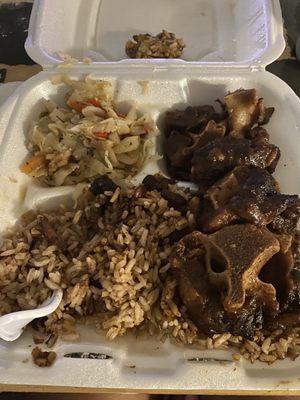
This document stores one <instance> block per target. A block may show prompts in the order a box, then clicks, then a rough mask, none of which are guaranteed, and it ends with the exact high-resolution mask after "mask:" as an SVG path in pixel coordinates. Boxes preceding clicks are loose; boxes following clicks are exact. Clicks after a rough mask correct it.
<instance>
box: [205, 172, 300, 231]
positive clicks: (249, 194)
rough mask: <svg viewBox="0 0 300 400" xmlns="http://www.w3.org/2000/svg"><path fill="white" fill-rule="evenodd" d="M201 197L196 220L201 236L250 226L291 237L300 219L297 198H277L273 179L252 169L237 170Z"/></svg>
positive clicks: (294, 196) (281, 195) (290, 196)
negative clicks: (242, 224)
mask: <svg viewBox="0 0 300 400" xmlns="http://www.w3.org/2000/svg"><path fill="white" fill-rule="evenodd" d="M204 197H205V203H204V207H203V209H202V212H201V213H200V216H199V226H200V228H201V229H202V230H203V231H204V232H215V231H216V230H218V229H220V228H222V227H224V226H226V225H229V224H232V223H237V222H249V223H253V224H256V225H260V226H267V225H269V227H270V228H271V229H272V230H273V231H275V232H278V233H291V232H292V231H293V230H294V229H295V227H296V224H297V222H298V220H299V216H300V201H299V197H298V196H297V195H285V194H280V193H279V192H278V184H277V182H276V181H275V179H274V178H273V177H272V176H271V175H270V174H269V173H268V172H267V171H266V170H264V169H262V168H257V167H252V166H250V167H236V168H235V169H234V170H233V171H232V172H230V173H229V174H227V175H226V176H225V177H224V178H223V179H221V180H219V181H217V182H216V183H215V184H214V185H213V186H212V187H211V188H209V189H208V190H207V192H206V194H205V196H204ZM279 222H281V223H279Z"/></svg>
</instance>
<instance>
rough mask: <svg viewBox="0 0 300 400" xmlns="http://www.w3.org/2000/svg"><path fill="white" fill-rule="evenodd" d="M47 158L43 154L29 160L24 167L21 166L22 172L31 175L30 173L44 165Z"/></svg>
mask: <svg viewBox="0 0 300 400" xmlns="http://www.w3.org/2000/svg"><path fill="white" fill-rule="evenodd" d="M44 161H45V156H44V155H42V154H37V155H35V156H33V157H31V158H30V159H29V160H27V161H26V162H25V163H24V164H23V165H21V167H20V170H21V171H22V172H23V173H24V174H30V172H32V171H34V170H35V169H37V168H38V167H40V166H41V165H42V164H44Z"/></svg>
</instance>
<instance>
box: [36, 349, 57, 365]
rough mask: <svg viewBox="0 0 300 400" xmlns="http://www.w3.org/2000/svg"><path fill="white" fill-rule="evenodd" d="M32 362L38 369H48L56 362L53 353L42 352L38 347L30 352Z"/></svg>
mask: <svg viewBox="0 0 300 400" xmlns="http://www.w3.org/2000/svg"><path fill="white" fill-rule="evenodd" d="M31 355H32V358H33V362H34V363H35V364H36V365H37V366H38V367H50V366H51V365H52V364H53V363H54V361H55V360H56V353H55V352H54V351H42V350H41V349H40V348H39V347H35V348H34V349H33V350H32V352H31Z"/></svg>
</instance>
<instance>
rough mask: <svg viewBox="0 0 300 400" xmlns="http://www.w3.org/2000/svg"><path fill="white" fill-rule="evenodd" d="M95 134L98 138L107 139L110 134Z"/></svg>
mask: <svg viewBox="0 0 300 400" xmlns="http://www.w3.org/2000/svg"><path fill="white" fill-rule="evenodd" d="M93 134H94V136H96V138H102V139H107V138H108V135H109V132H93Z"/></svg>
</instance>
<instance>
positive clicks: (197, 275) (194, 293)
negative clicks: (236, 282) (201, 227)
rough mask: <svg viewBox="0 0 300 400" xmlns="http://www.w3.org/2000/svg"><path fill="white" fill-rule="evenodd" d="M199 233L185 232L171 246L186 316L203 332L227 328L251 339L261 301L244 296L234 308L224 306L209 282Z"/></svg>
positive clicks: (220, 296) (259, 315)
mask: <svg viewBox="0 0 300 400" xmlns="http://www.w3.org/2000/svg"><path fill="white" fill-rule="evenodd" d="M203 236H204V235H202V234H201V233H199V232H194V233H193V234H190V235H187V236H185V237H184V238H183V239H182V240H181V241H180V242H179V243H178V244H177V246H176V247H175V251H174V254H173V257H172V261H171V262H172V265H173V267H174V270H175V276H176V277H177V280H178V284H179V292H180V296H181V298H182V300H183V302H184V304H185V305H186V307H187V310H188V313H189V315H190V318H191V319H192V320H193V322H194V323H195V324H196V325H197V327H198V328H199V329H200V331H202V332H204V333H206V334H209V335H210V334H214V333H222V332H231V333H233V334H235V335H242V336H243V337H246V338H248V339H251V338H252V336H253V334H254V332H255V329H258V328H260V327H261V325H262V304H261V301H260V299H259V298H257V299H256V298H246V300H245V303H244V305H243V306H242V307H241V308H240V309H239V310H238V311H234V312H228V311H227V310H225V309H224V307H223V304H222V292H221V291H220V288H219V287H218V286H217V287H216V286H215V285H212V284H211V282H210V277H209V274H208V273H207V268H206V247H205V245H204V244H203V242H202V239H203ZM215 266H216V265H215Z"/></svg>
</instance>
